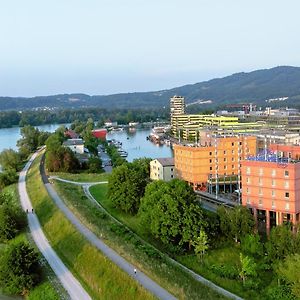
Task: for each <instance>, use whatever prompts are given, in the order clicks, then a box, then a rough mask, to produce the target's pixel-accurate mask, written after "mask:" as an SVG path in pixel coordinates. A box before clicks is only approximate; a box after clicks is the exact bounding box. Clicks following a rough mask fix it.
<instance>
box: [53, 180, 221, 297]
mask: <svg viewBox="0 0 300 300" xmlns="http://www.w3.org/2000/svg"><path fill="white" fill-rule="evenodd" d="M54 184H55V188H56V190H57V191H58V193H59V195H60V196H61V197H62V198H63V200H64V201H65V203H66V204H67V205H68V206H69V208H70V209H71V210H72V211H73V213H74V214H75V215H76V216H77V217H78V218H79V219H80V220H81V221H82V222H83V223H84V224H86V225H87V226H88V227H89V228H90V229H91V230H92V231H93V232H94V233H95V234H96V235H98V236H101V237H102V238H103V239H105V241H106V243H107V244H108V245H109V246H111V247H112V248H114V249H115V250H116V251H117V252H118V253H120V254H121V255H122V256H123V257H124V258H126V259H127V260H128V261H130V262H131V263H132V264H134V265H135V266H137V267H138V269H139V270H142V271H143V272H145V273H146V274H147V275H148V276H149V277H151V278H153V279H154V280H155V281H156V282H157V283H158V284H160V285H161V286H163V287H164V288H165V289H167V290H168V291H170V292H171V293H172V294H174V295H175V296H176V297H177V298H179V299H208V300H209V299H224V297H223V296H220V295H218V294H217V293H216V292H214V291H213V290H211V289H209V288H208V287H206V286H203V285H202V284H201V283H199V282H198V281H196V280H194V279H193V278H192V277H191V276H190V275H189V274H187V273H186V272H184V271H182V270H181V269H180V268H178V267H177V266H174V265H173V264H171V263H170V261H169V260H168V259H166V258H165V257H164V256H163V257H158V256H157V252H155V254H153V253H152V252H151V251H150V254H149V252H148V253H147V252H145V248H147V247H148V248H147V249H149V246H147V245H146V244H144V243H143V242H141V240H140V239H139V238H137V237H135V236H134V235H133V234H132V233H130V232H128V231H127V230H124V228H123V227H122V228H120V226H116V223H115V222H114V221H113V220H112V219H110V218H109V217H108V216H107V215H106V214H105V213H103V212H102V211H101V210H100V209H99V208H96V206H95V204H93V203H92V202H91V201H90V200H88V199H87V198H86V197H85V195H84V193H83V190H82V188H81V187H79V186H74V185H71V184H67V183H63V182H58V181H56V182H55V183H54ZM99 187H100V188H99V189H96V190H97V193H98V194H97V195H98V196H99V197H104V196H106V190H107V186H106V185H101V186H100V185H99ZM103 199H106V197H104V198H103ZM120 215H121V213H120ZM129 218H130V221H131V222H132V224H133V223H135V224H136V225H138V222H137V221H136V220H135V218H134V217H129ZM141 230H142V228H141ZM151 250H152V248H151Z"/></svg>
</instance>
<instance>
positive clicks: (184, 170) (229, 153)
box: [174, 135, 256, 191]
mask: <svg viewBox="0 0 300 300" xmlns="http://www.w3.org/2000/svg"><path fill="white" fill-rule="evenodd" d="M248 155H256V137H253V136H242V135H241V136H217V135H216V136H212V135H206V137H205V136H204V137H202V138H201V144H200V145H199V146H184V145H174V160H175V175H176V177H178V178H180V179H183V180H185V181H187V182H189V183H190V184H191V185H192V186H193V188H194V189H195V190H204V191H205V190H207V189H208V184H209V182H210V181H211V179H214V180H215V181H216V180H218V179H220V178H221V177H223V178H224V177H227V178H228V177H233V176H236V177H240V163H241V161H242V160H244V159H245V158H246V157H247V156H248ZM238 179H239V178H237V179H236V180H238Z"/></svg>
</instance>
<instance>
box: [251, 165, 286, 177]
mask: <svg viewBox="0 0 300 300" xmlns="http://www.w3.org/2000/svg"><path fill="white" fill-rule="evenodd" d="M246 174H247V175H250V174H251V167H247V168H246ZM263 174H264V169H263V168H259V175H263ZM276 174H277V171H276V170H275V169H272V172H271V175H272V176H276ZM284 176H285V177H289V176H290V173H289V171H288V170H284Z"/></svg>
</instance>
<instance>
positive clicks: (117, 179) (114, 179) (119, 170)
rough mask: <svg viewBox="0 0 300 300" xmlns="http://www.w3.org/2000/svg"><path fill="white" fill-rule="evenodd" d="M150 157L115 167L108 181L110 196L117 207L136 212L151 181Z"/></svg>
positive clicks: (132, 212)
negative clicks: (148, 165)
mask: <svg viewBox="0 0 300 300" xmlns="http://www.w3.org/2000/svg"><path fill="white" fill-rule="evenodd" d="M147 162H148V159H139V160H134V161H133V162H132V163H124V164H122V165H121V166H119V167H116V168H114V169H113V171H112V173H111V176H110V178H109V182H108V196H109V198H110V199H111V201H112V203H113V204H114V205H115V207H118V208H120V209H121V210H123V211H125V212H127V213H131V214H135V213H137V211H138V209H139V206H140V199H141V197H143V196H144V192H145V187H146V185H147V184H148V182H149V181H150V179H149V168H146V167H145V166H146V165H147Z"/></svg>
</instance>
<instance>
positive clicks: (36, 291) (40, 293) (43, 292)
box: [0, 184, 64, 300]
mask: <svg viewBox="0 0 300 300" xmlns="http://www.w3.org/2000/svg"><path fill="white" fill-rule="evenodd" d="M3 192H4V193H8V194H10V195H11V196H12V201H13V203H14V204H15V205H18V206H20V205H21V204H20V200H19V194H18V190H17V185H16V184H13V185H10V186H8V187H6V188H4V190H3ZM13 241H25V242H26V241H27V242H29V243H30V244H31V246H32V247H34V248H35V249H36V251H37V252H38V249H37V247H36V245H35V244H34V242H33V241H32V240H31V238H30V235H29V233H28V232H26V231H24V232H21V233H20V234H19V235H18V236H16V237H15V238H14V239H13V240H12V241H10V242H13ZM3 247H5V245H2V248H3ZM42 271H43V272H42V278H41V282H40V283H39V284H38V285H37V286H35V287H34V288H33V289H31V290H30V292H29V294H28V295H26V299H28V300H35V299H49V300H59V299H60V297H59V295H58V293H57V291H56V289H55V288H54V286H53V285H52V283H51V282H50V281H49V278H52V279H53V282H54V281H55V274H54V273H53V272H52V270H51V269H50V266H49V265H47V264H44V265H43V268H42ZM57 288H58V290H60V292H61V293H63V294H64V291H63V288H62V287H61V286H58V287H57ZM0 299H1V294H0ZM16 299H20V298H19V297H16Z"/></svg>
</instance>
